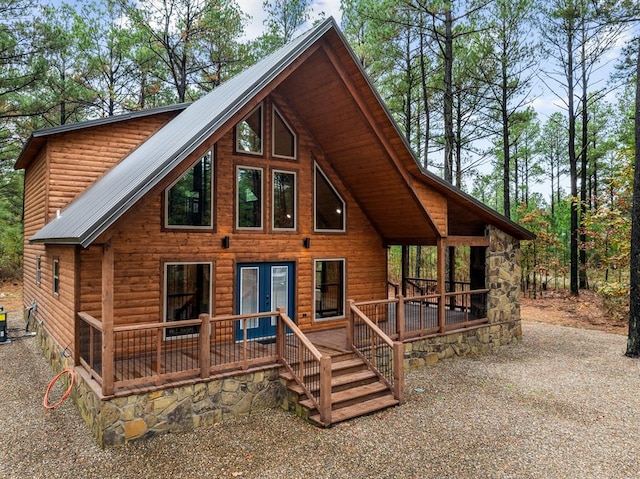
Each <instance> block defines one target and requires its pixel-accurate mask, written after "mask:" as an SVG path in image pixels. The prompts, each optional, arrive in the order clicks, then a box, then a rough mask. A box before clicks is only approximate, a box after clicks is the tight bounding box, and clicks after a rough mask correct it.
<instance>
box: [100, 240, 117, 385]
mask: <svg viewBox="0 0 640 479" xmlns="http://www.w3.org/2000/svg"><path fill="white" fill-rule="evenodd" d="M113 262H114V254H113V245H112V244H111V241H109V242H107V243H105V244H104V245H103V246H102V334H103V338H102V394H103V395H105V396H110V395H112V394H113V383H114V359H115V358H114V347H113V344H114V334H113Z"/></svg>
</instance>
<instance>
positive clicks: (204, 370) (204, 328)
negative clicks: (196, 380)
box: [199, 314, 211, 379]
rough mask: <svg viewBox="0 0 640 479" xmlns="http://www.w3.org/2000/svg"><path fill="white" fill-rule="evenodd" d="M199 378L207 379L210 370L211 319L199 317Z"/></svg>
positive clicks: (207, 316) (206, 315)
mask: <svg viewBox="0 0 640 479" xmlns="http://www.w3.org/2000/svg"><path fill="white" fill-rule="evenodd" d="M200 321H201V322H202V323H201V324H200V337H199V339H200V377H201V378H202V379H207V378H208V377H209V371H210V369H211V317H210V316H209V315H208V314H201V315H200Z"/></svg>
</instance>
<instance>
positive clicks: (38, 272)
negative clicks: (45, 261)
mask: <svg viewBox="0 0 640 479" xmlns="http://www.w3.org/2000/svg"><path fill="white" fill-rule="evenodd" d="M41 279H42V256H40V255H38V256H36V284H40V281H41Z"/></svg>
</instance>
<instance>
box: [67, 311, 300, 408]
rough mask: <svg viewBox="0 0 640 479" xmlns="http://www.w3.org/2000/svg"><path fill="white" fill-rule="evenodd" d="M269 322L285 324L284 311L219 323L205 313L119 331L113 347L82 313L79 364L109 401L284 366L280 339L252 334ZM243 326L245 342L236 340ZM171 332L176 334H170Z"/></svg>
mask: <svg viewBox="0 0 640 479" xmlns="http://www.w3.org/2000/svg"><path fill="white" fill-rule="evenodd" d="M263 317H269V318H270V317H276V318H278V322H281V321H282V317H281V313H278V312H264V313H256V314H244V315H237V316H219V317H215V318H211V317H209V316H208V315H206V314H203V315H200V318H199V319H191V320H184V321H170V322H163V323H142V324H136V325H127V326H115V327H114V328H113V331H112V332H111V333H110V334H112V338H111V341H109V342H107V341H105V335H107V334H109V333H108V332H106V331H104V330H103V328H102V323H101V322H100V321H98V320H97V319H95V318H93V317H92V316H91V315H89V314H87V313H84V312H81V313H78V332H79V334H78V339H79V341H78V343H79V348H78V351H79V352H80V354H79V355H78V365H79V366H82V367H83V368H84V369H85V370H86V371H87V373H88V374H89V375H90V376H91V378H93V379H95V380H96V382H98V384H100V385H101V388H102V394H103V395H105V396H110V395H112V394H113V393H114V391H117V390H122V389H125V388H140V387H145V386H148V385H157V384H162V383H166V382H175V381H179V380H182V379H192V378H197V377H200V378H203V379H206V378H209V377H211V376H212V375H215V374H221V373H225V372H232V371H239V372H240V371H243V370H247V369H249V368H251V367H260V366H270V365H274V364H277V363H278V351H277V347H276V340H275V339H274V338H271V339H269V338H267V339H265V338H259V339H251V338H249V334H248V330H249V328H248V324H249V321H247V320H249V319H253V318H263ZM289 321H291V320H289ZM238 324H239V325H240V326H239V329H240V331H241V333H242V338H241V339H240V340H236V339H235V334H236V328H238ZM168 330H171V331H172V334H169V335H167V331H168ZM176 332H178V333H182V334H176ZM103 344H113V350H112V351H108V350H103Z"/></svg>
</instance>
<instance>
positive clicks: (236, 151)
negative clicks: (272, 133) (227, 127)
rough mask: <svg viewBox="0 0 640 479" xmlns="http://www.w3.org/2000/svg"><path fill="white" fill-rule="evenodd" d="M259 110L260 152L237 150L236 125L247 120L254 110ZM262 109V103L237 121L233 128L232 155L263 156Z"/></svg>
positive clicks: (263, 127)
mask: <svg viewBox="0 0 640 479" xmlns="http://www.w3.org/2000/svg"><path fill="white" fill-rule="evenodd" d="M258 109H259V110H260V151H247V150H242V149H240V148H238V125H239V124H240V123H242V122H243V121H245V120H246V119H247V118H249V117H250V116H251V115H253V114H254V113H255V111H256V110H258ZM264 129H265V125H264V107H263V104H262V103H259V104H258V105H257V106H256V107H255V108H253V109H252V110H251V111H250V112H249V113H247V114H246V115H245V116H243V117H242V119H241V120H240V121H238V122H237V123H236V124H235V126H234V127H233V151H234V153H237V154H240V155H252V156H264V141H265V138H264Z"/></svg>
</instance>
